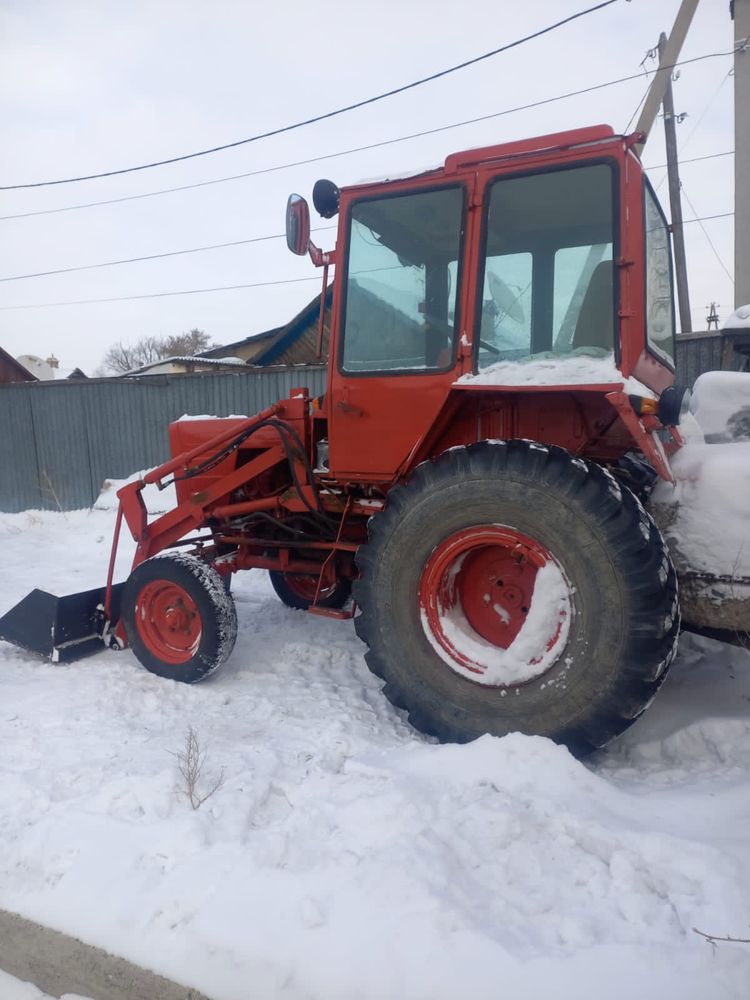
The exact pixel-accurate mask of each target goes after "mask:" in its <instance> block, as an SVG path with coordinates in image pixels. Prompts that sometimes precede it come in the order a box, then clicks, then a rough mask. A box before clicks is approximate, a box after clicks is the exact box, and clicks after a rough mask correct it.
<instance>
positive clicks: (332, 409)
mask: <svg viewBox="0 0 750 1000" xmlns="http://www.w3.org/2000/svg"><path fill="white" fill-rule="evenodd" d="M639 138H640V136H639V135H635V136H621V135H616V134H615V133H614V132H613V131H612V129H610V128H608V127H605V126H597V127H592V128H585V129H579V130H576V131H572V132H563V133H559V134H556V135H548V136H542V137H540V138H536V139H529V140H526V141H523V142H514V143H509V144H506V145H498V146H489V147H486V148H483V149H474V150H469V151H467V152H463V153H456V154H454V155H452V156H449V157H448V158H447V159H446V161H445V164H444V166H443V167H441V168H440V169H437V170H432V171H429V172H427V173H423V174H420V175H418V176H415V177H410V178H408V179H406V180H398V181H384V182H382V183H371V184H364V185H359V186H356V187H350V188H346V189H344V190H341V191H339V190H338V189H337V188H336V186H335V185H333V184H332V183H331V182H329V181H319V182H318V183H317V184H316V186H315V192H314V203H315V206H316V208H317V209H318V210H319V212H320V213H321V214H322V215H323V216H324V217H325V218H331V217H333V216H334V215H336V214H338V238H337V243H336V249H335V250H334V251H331V252H329V253H323V252H321V251H320V250H319V249H318V248H317V247H315V246H313V245H312V244H311V243H310V218H309V210H308V207H307V203H306V202H305V201H304V200H303V199H302V198H299V197H298V196H296V195H292V197H291V198H290V199H289V205H288V209H287V240H288V243H289V245H290V249H292V250H293V251H294V252H295V253H298V254H304V253H307V252H308V251H309V253H310V255H311V257H312V259H313V261H314V262H315V263H316V264H318V265H323V266H324V267H325V268H326V273H327V268H328V265H333V264H335V266H336V277H335V282H334V294H333V305H332V314H331V318H330V330H331V336H330V346H329V371H328V384H327V391H326V393H325V395H324V396H322V397H320V398H318V399H310V398H309V395H308V392H307V390H305V389H300V390H298V391H294V392H292V393H291V398H289V399H287V400H283V401H281V402H279V403H276V404H275V405H274V406H271V407H269V408H268V409H267V410H264V411H263V412H262V413H259V414H257V415H256V416H254V417H251V418H249V419H235V418H232V419H211V420H209V419H205V420H200V419H199V420H190V421H181V422H177V423H174V424H172V425H171V426H170V439H171V447H172V454H173V455H174V456H175V457H174V458H173V459H172V460H171V461H169V462H167V463H166V464H164V465H162V466H161V467H159V468H157V469H155V470H153V471H152V472H150V473H149V474H148V475H146V476H145V477H144V479H143V480H142V481H139V482H135V483H131V484H129V485H127V486H125V487H124V488H123V489H121V490H120V492H119V498H120V508H119V514H118V519H117V529H116V533H115V539H114V543H113V549H112V561H111V564H110V573H109V578H108V580H107V583H106V587H104V588H102V590H101V591H93V592H89V593H87V594H82V595H73V596H71V597H67V598H60V599H58V598H54V597H52V596H51V595H49V594H45V593H44V592H41V591H35V592H34V593H33V594H31V595H29V597H27V598H26V599H25V600H24V601H22V602H21V604H19V605H17V606H16V608H14V609H13V610H12V611H10V612H9V613H8V614H7V615H6V616H5V617H4V618H3V619H0V635H2V636H3V637H4V638H6V639H8V640H10V641H12V642H16V643H17V644H20V645H24V646H26V647H29V648H32V649H35V650H37V651H38V652H42V653H45V654H46V655H49V656H51V657H52V658H53V659H71V658H73V657H75V656H77V655H79V654H81V653H84V652H88V651H90V650H91V649H92V648H101V647H100V646H99V643H100V641H101V640H104V642H105V643H106V644H108V645H117V646H124V645H126V644H127V645H129V646H130V647H131V648H132V649H133V651H134V652H135V654H136V656H137V657H138V659H139V660H140V661H141V663H142V664H143V665H144V666H145V667H146V668H147V669H149V670H151V671H153V672H154V673H157V674H159V675H161V676H164V677H168V678H172V679H174V680H180V681H186V682H193V681H197V680H200V679H201V678H203V677H206V676H208V675H209V674H210V673H212V672H213V671H214V670H216V669H217V668H218V667H219V666H220V665H221V664H222V663H223V662H224V661H225V660H226V658H227V657H228V656H229V654H230V652H231V651H232V647H233V645H234V641H235V636H236V629H237V621H236V613H235V608H234V603H233V601H232V598H231V595H230V592H229V581H230V579H231V574H232V573H234V572H236V571H237V570H242V569H251V568H262V569H267V570H269V572H270V574H271V580H272V582H273V585H274V587H275V589H276V592H277V593H278V595H279V597H280V598H281V600H282V601H284V602H285V603H286V604H288V605H290V606H291V607H295V608H305V609H307V610H309V611H311V612H313V613H316V614H321V615H328V616H330V617H333V618H349V617H354V624H355V627H356V631H357V634H358V635H359V636H360V638H361V639H362V640H363V641H364V643H365V644H366V645H367V647H368V651H367V653H366V657H365V658H366V660H367V664H368V666H369V668H370V669H371V670H372V671H373V672H374V673H375V674H377V675H378V677H381V678H382V679H383V681H384V688H383V690H384V694H385V695H386V697H387V698H388V699H389V700H390V701H391V702H392V703H393V704H394V705H396V706H397V707H399V708H401V709H404V710H406V711H407V712H408V716H409V720H410V721H411V723H412V724H413V725H414V726H415V727H416V728H417V729H419V730H421V731H422V732H424V733H429V734H431V735H434V736H437V737H438V738H439V739H441V740H449V741H459V742H463V741H467V740H471V739H473V738H475V737H477V736H480V735H481V734H483V733H492V734H496V735H502V734H505V733H507V732H509V731H512V730H520V731H522V732H525V733H535V734H541V735H545V736H550V737H552V738H553V739H555V740H557V741H560V742H562V743H564V744H566V745H568V746H569V747H570V748H571V749H573V750H574V751H575V752H577V753H585V752H587V751H589V750H591V749H592V748H595V747H600V746H602V745H603V744H605V743H606V742H607V741H608V740H610V739H612V738H613V737H614V736H616V735H617V734H618V733H620V732H621V731H622V730H623V729H625V728H626V727H627V726H628V725H630V723H631V722H633V720H634V719H636V718H637V717H638V715H639V714H640V713H641V712H642V711H643V710H644V708H645V707H646V706H647V705H648V704H649V702H650V701H651V699H652V698H653V696H654V695H655V693H656V691H657V690H658V688H659V686H660V684H661V683H662V681H663V680H664V677H665V674H666V672H667V668H668V667H669V664H670V662H671V660H672V658H673V656H674V653H675V649H676V644H677V638H678V633H679V630H680V610H679V605H678V595H677V579H676V575H675V570H674V567H673V565H672V562H671V559H670V556H669V553H668V551H667V548H666V545H665V542H664V540H663V538H662V536H661V534H660V531H659V529H658V528H657V526H656V525H655V523H654V521H653V520H652V519H651V517H650V516H649V515H648V514H647V513H646V511H645V510H644V506H643V501H644V499H645V498H646V497H647V495H648V492H649V490H650V488H651V486H652V485H653V482H654V480H655V479H656V478H657V477H661V478H662V479H665V480H671V472H670V466H669V459H668V455H669V454H670V451H671V450H674V449H676V448H678V447H679V446H680V444H681V441H680V436H679V432H678V431H677V430H676V429H675V428H676V425H677V424H678V423H679V419H680V410H681V403H682V397H683V393H682V391H681V390H679V389H677V388H675V387H674V385H673V382H674V361H673V358H674V316H673V305H672V301H673V300H672V277H671V257H670V240H669V227H668V224H667V222H666V220H665V217H664V214H663V213H662V210H661V208H660V207H659V205H658V202H657V201H656V198H655V196H654V193H653V191H652V189H651V187H650V185H649V183H648V181H647V180H646V178H645V176H644V172H643V169H642V166H641V163H640V160H639V159H638V156H637V155H636V153H635V151H634V148H633V147H634V145H635V144H636V142H637V141H638V139H639ZM323 287H324V293H325V288H326V280H325V276H324V285H323ZM324 302H325V294H323V296H322V298H321V303H324ZM322 330H323V317H322V316H321V343H322ZM172 482H174V483H175V485H176V490H177V500H178V503H177V506H176V507H175V508H174V509H173V510H171V511H169V512H168V513H166V514H164V515H163V516H161V517H159V518H158V519H156V520H153V521H152V522H151V523H149V521H148V518H147V514H146V509H145V506H144V503H143V497H142V490H143V487H144V486H145V485H146V484H149V483H155V484H157V485H159V486H160V487H164V486H165V485H167V484H169V483H172ZM123 520H124V522H125V524H126V525H127V529H128V530H129V531H130V532H131V533H132V535H133V537H134V538H135V540H136V541H137V551H136V555H135V560H134V563H133V568H132V572H131V574H130V576H129V578H128V580H127V581H126V582H125V583H124V584H114V583H113V570H112V567H113V565H114V555H115V552H116V549H117V544H118V534H119V531H120V527H121V523H122V521H123ZM196 530H197V531H198V535H197V536H195V535H194V534H191V533H194V532H195V531H196ZM188 535H191V537H190V538H188V537H187V536H188Z"/></svg>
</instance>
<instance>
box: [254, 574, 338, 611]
mask: <svg viewBox="0 0 750 1000" xmlns="http://www.w3.org/2000/svg"><path fill="white" fill-rule="evenodd" d="M268 575H269V577H270V579H271V586H272V587H273V589H274V590H275V591H276V594H277V596H278V597H279V599H280V600H281V601H282V602H283V603H284V604H286V606H287V607H288V608H297V609H298V610H299V611H307V609H308V608H309V607H310V606H311V605H312V604H313V602H314V601H315V595H316V594H317V596H318V600H317V602H316V603H317V605H318V607H321V608H343V606H344V605H345V604H346V602H347V601H348V600H349V594H350V593H351V589H352V585H351V583H350V582H349V581H348V580H346V579H343V578H339V579H337V580H336V582H335V583H333V584H330V585H329V586H327V587H325V586H322V587H321V588H320V590H318V577H317V576H303V575H300V574H297V573H282V572H281V571H280V570H275V569H272V570H269V571H268Z"/></svg>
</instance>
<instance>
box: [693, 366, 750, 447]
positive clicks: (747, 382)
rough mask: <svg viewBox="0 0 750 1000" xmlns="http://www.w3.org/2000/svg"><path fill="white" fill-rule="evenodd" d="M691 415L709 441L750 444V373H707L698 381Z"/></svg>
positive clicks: (694, 389)
mask: <svg viewBox="0 0 750 1000" xmlns="http://www.w3.org/2000/svg"><path fill="white" fill-rule="evenodd" d="M690 412H691V413H693V414H694V415H695V417H696V419H697V420H698V423H699V424H700V425H701V427H702V428H703V433H704V434H705V435H706V439H707V440H708V441H742V440H745V441H748V440H750V372H706V373H705V374H703V375H700V376H699V377H698V378H697V379H696V380H695V386H694V388H693V395H692V398H691V400H690Z"/></svg>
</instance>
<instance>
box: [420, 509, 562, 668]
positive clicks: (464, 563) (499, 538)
mask: <svg viewBox="0 0 750 1000" xmlns="http://www.w3.org/2000/svg"><path fill="white" fill-rule="evenodd" d="M551 559H552V556H551V555H550V553H549V552H548V551H547V549H546V548H545V547H544V546H543V545H541V544H540V543H539V542H537V541H535V540H533V539H531V538H529V537H527V536H526V535H523V534H522V533H521V532H519V531H516V530H515V529H513V528H509V527H505V526H501V525H478V526H476V527H472V528H466V529H464V530H462V531H458V532H456V533H455V534H452V535H449V536H448V538H446V539H445V540H444V541H443V542H442V543H441V544H440V545H438V547H437V548H436V549H435V550H434V552H433V553H432V555H431V556H430V559H429V560H428V562H427V565H426V566H425V568H424V572H423V573H422V577H421V580H420V584H419V606H420V610H421V612H422V615H423V616H424V617H425V618H426V619H427V623H428V626H429V629H430V631H431V633H432V636H433V637H434V638H435V640H436V641H437V642H438V643H439V644H440V645H441V646H442V648H443V650H444V651H445V652H446V653H447V654H448V656H449V657H450V658H451V659H452V660H454V661H455V662H456V663H457V664H458V665H459V666H460V667H462V668H464V669H466V670H469V671H471V672H472V673H476V674H478V675H481V674H483V673H484V672H485V670H486V667H487V665H486V664H478V663H476V662H475V661H473V660H471V659H470V658H469V657H467V656H466V655H465V654H464V653H462V652H461V651H460V650H459V649H458V648H457V647H456V645H455V644H454V642H453V640H452V638H451V636H450V635H449V634H448V632H447V630H446V628H445V626H444V616H445V615H446V614H447V615H448V616H450V614H451V611H455V612H458V613H459V614H462V615H463V617H464V618H465V619H466V622H468V624H469V626H470V627H471V628H472V629H473V630H474V632H475V633H476V634H477V636H478V637H479V638H481V639H484V640H486V642H488V643H491V644H492V645H493V646H497V647H498V648H500V649H508V648H509V647H510V646H511V645H512V643H513V641H514V640H515V639H516V638H517V636H518V633H519V632H520V631H521V629H522V628H523V625H524V623H525V621H526V618H527V616H528V612H529V609H530V608H531V601H532V597H533V593H534V585H535V583H536V577H537V572H538V571H539V570H540V569H541V568H542V567H543V566H546V565H547V563H548V562H549V561H550V560H551ZM561 627H562V623H561V622H558V623H557V628H556V630H555V631H554V633H553V635H552V636H551V637H550V638H549V639H548V640H547V642H546V643H545V648H543V649H540V650H539V651H538V655H537V656H535V657H534V658H533V659H532V660H530V661H529V662H530V663H531V664H535V663H538V662H539V661H540V660H541V659H542V657H543V656H544V654H545V652H548V651H549V650H550V649H552V647H553V646H554V644H555V642H556V641H557V640H558V638H559V636H560V631H561Z"/></svg>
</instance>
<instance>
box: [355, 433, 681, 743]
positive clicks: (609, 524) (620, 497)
mask: <svg viewBox="0 0 750 1000" xmlns="http://www.w3.org/2000/svg"><path fill="white" fill-rule="evenodd" d="M357 563H358V565H359V569H360V579H359V580H358V581H357V582H356V583H355V588H354V597H355V600H356V601H357V603H358V604H359V606H360V608H361V615H360V616H359V618H357V619H355V624H356V627H357V632H358V634H359V636H360V637H361V638H362V639H364V641H365V642H366V643H367V644H368V646H369V647H370V648H369V651H368V652H367V654H366V660H367V663H368V666H369V667H370V669H371V670H372V671H373V672H374V673H375V674H377V675H378V676H380V677H382V678H383V679H384V680H385V687H384V693H385V694H386V696H387V697H388V698H389V699H390V700H391V701H392V702H393V704H394V705H396V706H398V707H400V708H405V709H406V710H407V712H408V713H409V720H410V722H411V723H412V724H413V725H414V726H415V727H416V728H417V729H420V730H421V731H423V732H425V733H428V734H431V735H434V736H437V737H438V738H439V739H441V740H446V741H455V742H466V741H468V740H472V739H475V738H476V737H478V736H480V735H482V734H484V733H491V734H493V735H497V736H502V735H504V734H506V733H509V732H512V731H520V732H524V733H528V734H537V735H542V736H549V737H551V738H552V739H554V740H556V741H558V742H560V743H564V744H566V745H567V746H568V747H570V748H571V750H573V751H574V752H576V753H579V754H584V753H586V752H589V751H590V750H592V749H594V748H596V747H600V746H603V745H604V744H605V743H606V742H607V741H608V740H610V739H612V738H613V737H614V736H616V735H617V734H618V733H620V732H621V731H622V730H624V729H625V728H626V727H627V726H628V725H630V723H631V722H633V720H634V719H635V718H637V716H638V715H639V714H640V713H641V712H642V711H643V709H644V708H645V707H646V705H647V704H648V703H649V701H650V700H651V698H652V697H653V695H654V694H655V692H656V691H657V689H658V688H659V685H660V684H661V682H662V680H663V679H664V676H665V674H666V670H667V667H668V665H669V663H670V662H671V660H672V657H673V655H674V651H675V648H676V641H677V634H678V631H679V612H678V604H677V585H676V577H675V572H674V568H673V566H672V564H671V561H670V559H669V555H668V553H667V550H666V546H665V544H664V541H663V539H662V537H661V535H660V533H659V531H658V529H657V528H656V526H655V525H654V523H653V521H652V520H651V518H649V516H648V515H647V514H646V513H645V511H644V510H643V507H642V506H641V504H640V503H639V501H638V500H637V499H636V497H635V496H634V495H633V494H632V493H631V492H630V491H629V490H627V489H625V488H622V487H621V486H620V485H619V484H618V483H617V482H616V480H615V479H614V478H613V477H612V476H611V475H610V474H609V473H608V472H606V471H605V470H604V469H602V468H601V467H599V466H598V465H596V464H594V463H592V462H586V461H584V460H582V459H580V458H577V457H574V456H572V455H570V454H569V453H568V452H566V451H564V450H563V449H562V448H557V447H547V446H545V445H541V444H536V443H534V442H528V441H508V442H492V443H489V442H482V443H480V444H477V445H472V446H471V447H468V448H457V449H451V451H449V452H446V453H445V454H444V455H442V456H441V457H440V458H438V459H437V460H436V461H431V462H425V463H423V464H422V465H420V466H419V467H418V468H417V469H416V470H415V472H414V474H413V476H412V478H411V480H410V481H409V482H408V483H406V484H405V485H402V486H397V487H395V488H394V489H393V490H391V492H390V493H389V495H388V502H387V506H386V509H385V510H384V511H383V513H381V514H378V515H376V516H375V517H373V518H371V520H370V522H369V539H368V544H367V545H365V546H362V547H360V550H359V552H358V554H357Z"/></svg>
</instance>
